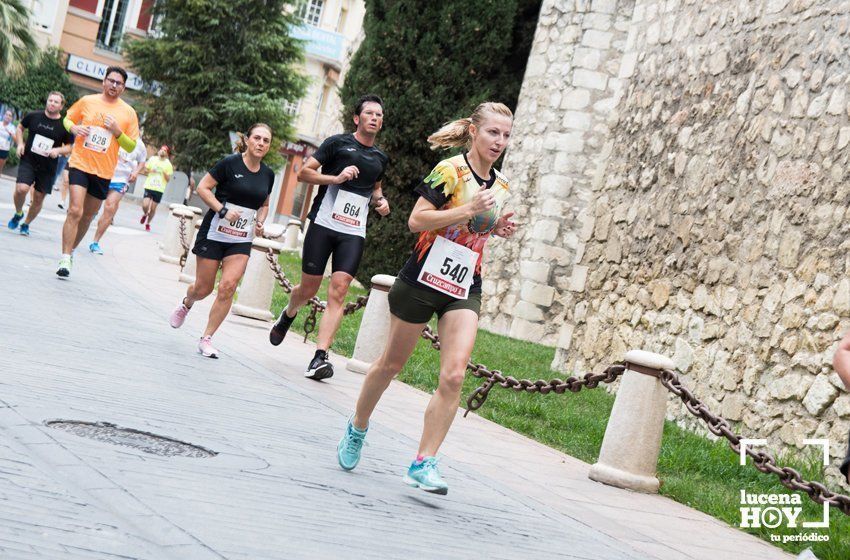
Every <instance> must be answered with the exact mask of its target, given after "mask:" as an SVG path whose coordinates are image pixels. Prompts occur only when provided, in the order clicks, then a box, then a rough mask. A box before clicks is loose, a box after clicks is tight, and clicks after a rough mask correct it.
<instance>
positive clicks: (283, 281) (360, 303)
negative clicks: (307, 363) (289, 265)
mask: <svg viewBox="0 0 850 560" xmlns="http://www.w3.org/2000/svg"><path fill="white" fill-rule="evenodd" d="M266 260H268V261H269V267H270V268H271V269H272V273H273V274H274V276H275V278H276V279H277V283H278V284H280V287H281V288H283V291H284V292H286V293H287V294H291V293H292V288H293V286H292V282H290V281H289V279H288V278H287V277H286V274H284V272H283V269H282V268H281V266H280V263H279V262H277V254H275V252H274V249H272V248H271V247H269V249H268V251H267V252H266ZM368 301H369V296H368V295H366V296H357V299H356V300H355V301H352V302H349V303H347V304H345V307H344V308H343V309H342V314H343V316H345V315H352V314H353V313H355V312H356V311H358V310H360V309H363V308H364V307H366V303H367V302H368ZM307 305H309V306H310V314H309V315H307V318H306V319H304V342H307V337H308V336H309V335H310V333H311V332H313V331H314V330H316V319H317V315H318V314H319V313H322V312H323V311H324V310H325V309H327V308H328V304H327V302H325V301H322V300H320V299H319V298H317V297H316V296H313V297H311V298H310V300H309V301H308V302H307Z"/></svg>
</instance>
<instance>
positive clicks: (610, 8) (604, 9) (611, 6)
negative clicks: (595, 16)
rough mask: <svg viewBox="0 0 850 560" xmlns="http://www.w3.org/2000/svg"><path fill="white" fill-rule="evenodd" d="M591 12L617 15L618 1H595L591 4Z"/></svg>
mask: <svg viewBox="0 0 850 560" xmlns="http://www.w3.org/2000/svg"><path fill="white" fill-rule="evenodd" d="M590 10H591V11H592V12H599V13H603V14H615V13H617V0H593V2H592V3H591V4H590Z"/></svg>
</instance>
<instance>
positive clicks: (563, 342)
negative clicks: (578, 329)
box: [558, 323, 575, 350]
mask: <svg viewBox="0 0 850 560" xmlns="http://www.w3.org/2000/svg"><path fill="white" fill-rule="evenodd" d="M574 330H575V327H574V326H573V325H571V324H570V323H564V325H563V326H561V332H560V333H559V334H558V348H562V349H564V350H569V349H570V346H572V344H573V331H574Z"/></svg>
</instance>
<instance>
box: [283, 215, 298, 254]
mask: <svg viewBox="0 0 850 560" xmlns="http://www.w3.org/2000/svg"><path fill="white" fill-rule="evenodd" d="M299 233H301V220H296V219H292V220H289V223H288V224H286V238H285V239H284V241H283V247H284V249H291V250H294V249H298V234H299Z"/></svg>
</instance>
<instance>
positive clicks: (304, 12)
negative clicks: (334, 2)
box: [298, 0, 325, 27]
mask: <svg viewBox="0 0 850 560" xmlns="http://www.w3.org/2000/svg"><path fill="white" fill-rule="evenodd" d="M324 6H325V0H304V2H303V3H302V4H301V7H299V8H298V17H300V18H301V19H303V20H304V23H306V24H307V25H312V26H313V27H318V26H319V22H320V21H322V8H324Z"/></svg>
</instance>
